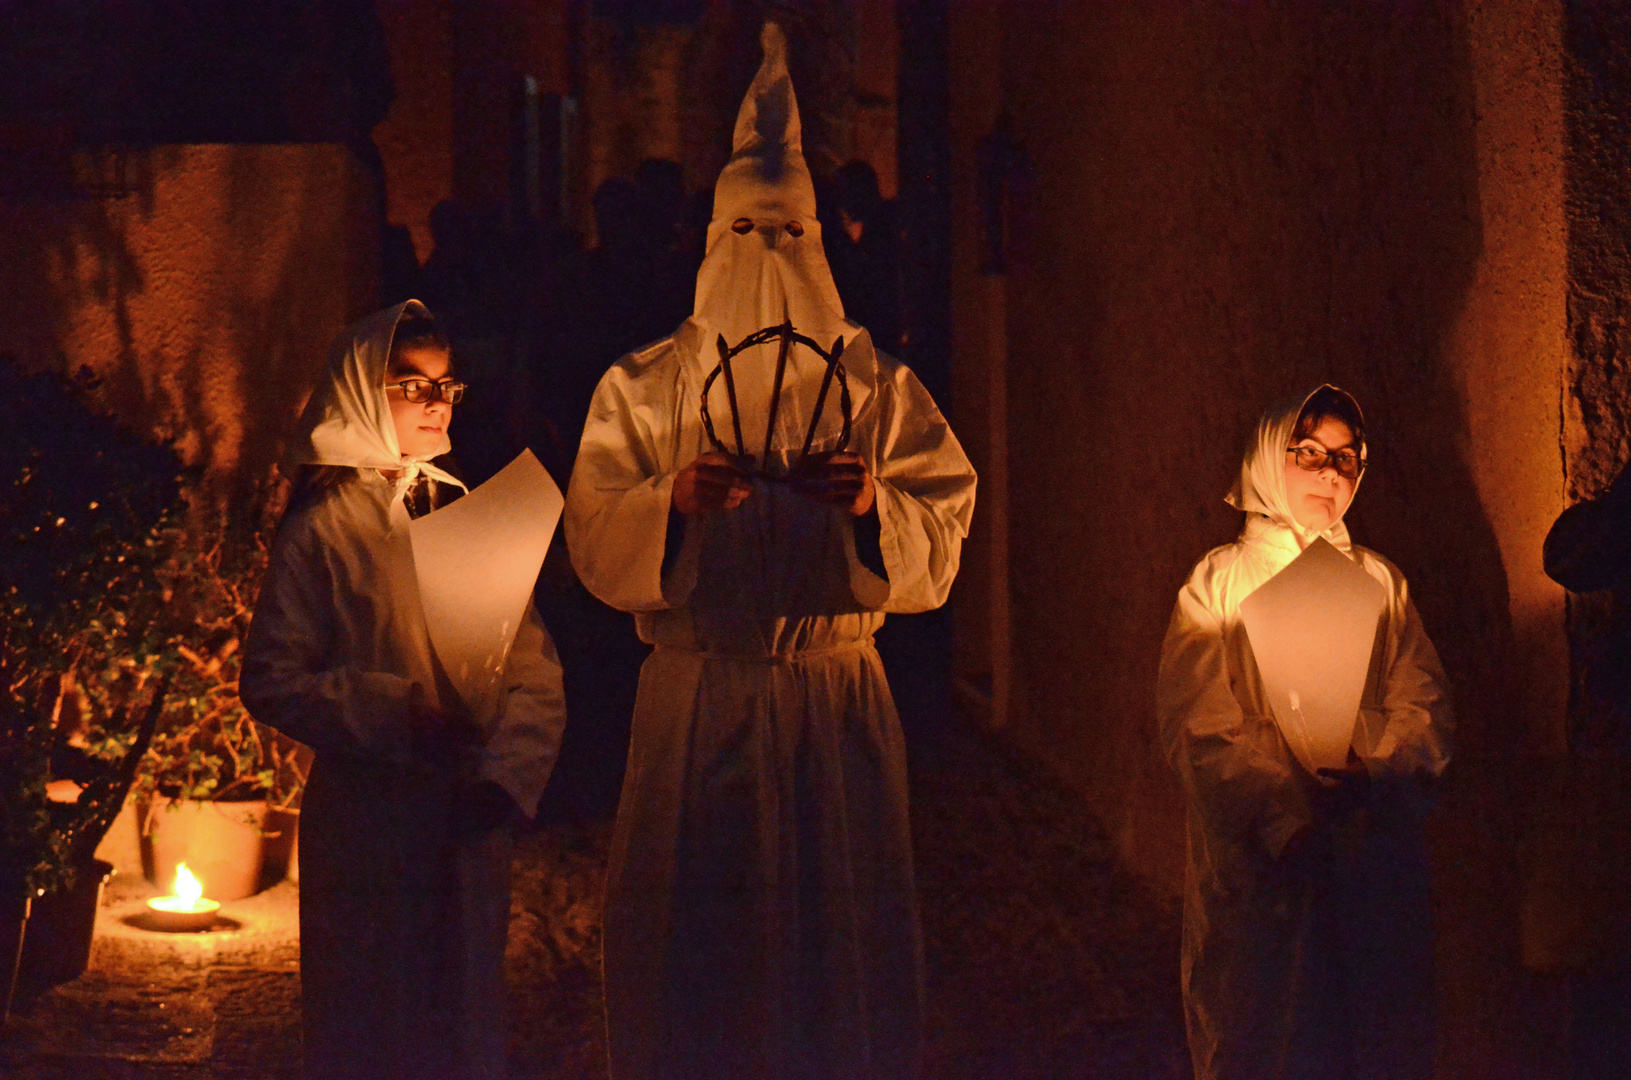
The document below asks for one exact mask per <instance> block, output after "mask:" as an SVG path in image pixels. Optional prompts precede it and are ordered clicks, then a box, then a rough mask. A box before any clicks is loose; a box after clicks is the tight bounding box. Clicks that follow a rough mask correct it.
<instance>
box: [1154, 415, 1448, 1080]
mask: <svg viewBox="0 0 1631 1080" xmlns="http://www.w3.org/2000/svg"><path fill="white" fill-rule="evenodd" d="M1321 389H1322V390H1333V391H1334V390H1335V388H1330V387H1322V388H1321ZM1335 392H1336V393H1338V394H1341V391H1335ZM1316 393H1318V391H1316ZM1313 396H1314V395H1313V394H1310V395H1308V397H1307V398H1304V399H1302V400H1300V401H1297V402H1294V403H1291V404H1290V405H1289V406H1287V407H1284V408H1277V409H1273V410H1270V411H1269V412H1268V413H1267V414H1265V415H1264V417H1263V418H1262V420H1261V421H1260V422H1259V424H1258V428H1257V433H1256V438H1255V439H1254V441H1253V443H1252V444H1251V446H1250V448H1249V449H1248V451H1247V453H1246V457H1245V461H1244V463H1243V464H1242V465H1241V470H1240V476H1239V479H1238V480H1237V481H1236V484H1235V488H1234V490H1233V491H1232V492H1231V493H1230V496H1229V502H1230V503H1231V504H1232V505H1234V506H1235V507H1237V508H1239V509H1241V510H1244V511H1246V523H1245V528H1244V529H1243V530H1242V531H1241V534H1240V538H1239V539H1238V540H1236V541H1235V542H1234V543H1232V544H1226V545H1224V546H1223V547H1220V548H1216V549H1215V550H1213V551H1211V552H1209V553H1208V554H1207V555H1206V557H1205V558H1203V559H1201V561H1200V563H1199V564H1198V565H1197V566H1196V567H1195V570H1194V572H1193V573H1192V574H1191V575H1190V578H1189V581H1188V583H1187V584H1185V586H1184V587H1183V590H1182V591H1181V592H1180V593H1179V596H1178V604H1177V607H1176V609H1175V610H1174V611H1173V614H1172V622H1171V625H1170V627H1169V628H1168V630H1167V636H1166V642H1165V644H1164V645H1163V647H1162V651H1161V668H1160V677H1159V685H1158V688H1157V695H1156V700H1157V712H1158V714H1159V718H1160V725H1161V739H1162V742H1163V745H1164V748H1165V751H1166V754H1167V757H1168V758H1169V760H1171V762H1172V764H1173V767H1174V768H1175V769H1176V770H1177V773H1178V777H1179V780H1180V783H1181V785H1182V788H1183V791H1184V795H1185V801H1186V802H1187V804H1188V853H1189V855H1188V866H1187V872H1186V874H1185V892H1184V934H1183V959H1182V981H1183V993H1184V1006H1185V1013H1186V1019H1187V1024H1188V1029H1189V1043H1190V1052H1191V1056H1192V1058H1193V1060H1194V1065H1195V1076H1196V1078H1197V1080H1237V1078H1252V1080H1268V1078H1275V1080H1278V1078H1292V1077H1296V1078H1305V1077H1306V1078H1309V1080H1314V1078H1319V1080H1332V1078H1348V1077H1376V1078H1383V1077H1386V1078H1389V1080H1414V1078H1423V1080H1425V1078H1426V1077H1428V1076H1430V1075H1431V1074H1432V1061H1433V1034H1434V1028H1433V1009H1432V997H1431V990H1432V952H1431V946H1432V940H1431V926H1430V921H1429V911H1428V880H1427V863H1426V854H1425V849H1424V845H1423V841H1422V837H1421V823H1422V819H1423V817H1424V815H1425V813H1426V810H1427V805H1428V796H1427V793H1426V784H1427V782H1428V781H1430V780H1431V779H1432V778H1435V777H1437V776H1439V775H1440V774H1441V773H1442V772H1443V770H1444V768H1445V766H1446V764H1447V763H1448V761H1449V738H1450V732H1451V726H1452V721H1451V714H1450V707H1449V702H1448V700H1447V698H1446V694H1445V689H1444V687H1445V680H1444V672H1443V669H1442V668H1441V666H1440V664H1439V660H1438V655H1437V653H1436V652H1435V651H1434V649H1433V645H1432V643H1431V642H1430V641H1428V639H1427V634H1426V632H1425V631H1424V630H1423V627H1422V623H1421V619H1420V617H1419V616H1418V615H1417V614H1416V609H1415V606H1414V605H1413V604H1412V603H1411V601H1410V596H1409V592H1408V590H1407V588H1406V586H1405V579H1404V576H1403V575H1402V574H1401V573H1400V572H1399V570H1398V568H1397V567H1395V566H1394V565H1393V564H1392V563H1390V562H1388V561H1387V560H1386V559H1384V558H1383V557H1382V556H1380V555H1378V554H1376V553H1375V552H1373V551H1368V550H1366V549H1365V548H1362V547H1359V546H1358V545H1355V544H1353V543H1352V542H1351V541H1350V540H1349V538H1348V530H1347V527H1346V526H1345V525H1343V524H1342V521H1341V516H1340V514H1338V515H1337V516H1336V517H1335V520H1333V521H1332V523H1331V524H1330V525H1329V526H1328V527H1326V528H1324V529H1320V530H1315V529H1310V528H1307V527H1305V526H1304V525H1302V524H1300V523H1299V522H1298V521H1297V519H1296V517H1295V516H1294V514H1293V512H1292V509H1291V505H1290V502H1289V499H1288V494H1287V483H1286V468H1287V464H1286V463H1287V457H1286V450H1287V448H1288V447H1289V446H1291V445H1292V443H1293V441H1294V433H1295V430H1296V425H1297V420H1298V417H1299V415H1300V414H1301V412H1302V409H1303V406H1304V405H1305V404H1307V402H1308V400H1309V399H1310V398H1312V397H1313ZM1343 396H1346V395H1343ZM1348 400H1349V402H1350V403H1351V404H1352V405H1353V410H1354V415H1356V416H1357V415H1359V412H1358V405H1357V403H1352V399H1351V398H1349V399H1348ZM1354 449H1355V450H1356V451H1358V452H1359V453H1360V455H1361V457H1363V453H1364V447H1363V444H1361V445H1359V446H1357V447H1355V448H1354ZM1344 509H1345V508H1344ZM1317 537H1323V538H1324V539H1326V540H1328V541H1329V542H1330V543H1331V544H1332V545H1334V546H1335V547H1336V548H1337V549H1338V550H1339V551H1341V552H1343V553H1344V554H1346V555H1347V556H1348V557H1349V558H1351V559H1352V560H1353V561H1354V562H1355V563H1357V564H1358V565H1359V566H1360V567H1361V568H1363V569H1364V570H1365V572H1366V573H1368V574H1370V575H1371V577H1373V578H1375V579H1376V581H1378V582H1379V583H1381V585H1382V586H1383V587H1384V589H1385V590H1386V601H1385V603H1384V606H1383V608H1382V613H1381V616H1380V619H1379V623H1378V628H1377V631H1376V635H1377V636H1376V645H1375V647H1374V650H1373V652H1372V655H1371V662H1370V669H1369V672H1368V675H1367V676H1366V683H1365V689H1364V691H1363V696H1362V698H1361V701H1360V707H1359V716H1358V718H1357V722H1356V724H1355V727H1354V734H1353V742H1352V746H1351V752H1352V755H1354V756H1356V757H1357V758H1358V762H1359V763H1362V766H1363V768H1362V769H1361V768H1359V765H1357V764H1355V765H1352V766H1351V768H1352V770H1353V773H1354V775H1352V776H1349V777H1348V778H1346V780H1345V781H1344V782H1343V783H1341V784H1340V785H1336V784H1333V783H1332V782H1331V781H1329V780H1325V779H1321V778H1317V777H1315V776H1314V775H1311V774H1310V773H1309V772H1308V771H1307V769H1306V768H1305V767H1304V766H1303V765H1302V764H1301V763H1300V762H1299V760H1298V759H1297V758H1296V757H1295V756H1294V754H1293V752H1292V750H1291V748H1290V747H1289V745H1288V743H1287V741H1286V739H1285V738H1284V736H1283V735H1282V734H1281V729H1280V727H1279V726H1278V724H1277V723H1276V722H1275V719H1274V715H1273V712H1272V709H1271V706H1270V704H1269V702H1268V700H1267V699H1266V697H1265V695H1264V689H1263V679H1262V677H1261V675H1260V673H1259V671H1258V667H1257V661H1256V659H1255V658H1254V654H1253V652H1252V647H1251V642H1250V640H1249V638H1248V635H1247V631H1246V628H1245V626H1244V625H1243V623H1242V621H1241V615H1240V605H1241V602H1242V601H1243V600H1245V599H1246V598H1247V597H1248V596H1250V595H1251V594H1252V592H1253V591H1254V590H1256V589H1257V588H1258V587H1259V586H1261V585H1263V584H1264V583H1265V582H1267V581H1269V580H1270V579H1271V578H1273V577H1274V576H1275V575H1276V574H1278V573H1279V572H1280V571H1281V570H1283V569H1285V568H1286V567H1287V566H1288V565H1289V564H1290V563H1291V562H1292V560H1294V559H1296V558H1297V556H1298V555H1299V554H1301V553H1302V551H1303V550H1304V549H1305V548H1307V546H1308V545H1309V544H1310V543H1312V542H1313V541H1314V540H1315V539H1316V538H1317ZM1351 760H1352V759H1351V758H1350V761H1351Z"/></svg>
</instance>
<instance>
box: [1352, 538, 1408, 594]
mask: <svg viewBox="0 0 1631 1080" xmlns="http://www.w3.org/2000/svg"><path fill="white" fill-rule="evenodd" d="M1353 552H1354V555H1355V556H1356V557H1357V559H1358V562H1359V565H1360V566H1361V567H1363V568H1364V570H1365V572H1366V573H1367V574H1369V575H1370V576H1371V577H1373V578H1375V579H1376V580H1377V581H1379V582H1381V583H1382V585H1383V587H1384V588H1386V589H1387V594H1388V599H1389V600H1394V601H1397V600H1398V598H1399V596H1400V594H1402V593H1403V592H1404V591H1405V577H1404V571H1402V570H1400V569H1399V568H1398V567H1397V566H1394V565H1393V562H1392V560H1390V559H1388V557H1387V556H1385V555H1381V554H1379V553H1377V552H1374V551H1372V550H1371V549H1370V548H1368V547H1360V546H1359V545H1358V544H1355V545H1354V546H1353Z"/></svg>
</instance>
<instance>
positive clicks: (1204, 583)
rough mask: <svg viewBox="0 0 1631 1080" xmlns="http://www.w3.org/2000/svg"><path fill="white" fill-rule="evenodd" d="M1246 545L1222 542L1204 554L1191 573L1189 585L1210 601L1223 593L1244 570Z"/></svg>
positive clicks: (1236, 542)
mask: <svg viewBox="0 0 1631 1080" xmlns="http://www.w3.org/2000/svg"><path fill="white" fill-rule="evenodd" d="M1245 554H1246V549H1245V547H1244V545H1242V544H1241V543H1239V542H1238V541H1235V542H1232V543H1228V544H1220V545H1218V546H1217V547H1215V548H1213V549H1212V550H1211V551H1208V552H1207V553H1206V554H1205V555H1202V556H1201V558H1200V561H1199V562H1197V563H1196V564H1195V569H1194V570H1192V571H1190V574H1189V582H1188V584H1189V587H1191V588H1193V589H1194V590H1195V591H1196V592H1198V593H1199V594H1200V595H1201V596H1202V597H1203V598H1205V599H1207V600H1208V601H1209V602H1211V601H1215V599H1216V598H1217V597H1218V596H1219V595H1221V594H1222V592H1223V591H1224V587H1225V586H1226V585H1227V584H1228V583H1230V582H1231V581H1232V580H1233V579H1234V578H1235V577H1237V576H1238V575H1239V574H1240V573H1241V571H1242V568H1243V567H1242V563H1243V556H1244V555H1245Z"/></svg>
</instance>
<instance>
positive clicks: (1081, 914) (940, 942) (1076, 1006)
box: [0, 731, 1188, 1080]
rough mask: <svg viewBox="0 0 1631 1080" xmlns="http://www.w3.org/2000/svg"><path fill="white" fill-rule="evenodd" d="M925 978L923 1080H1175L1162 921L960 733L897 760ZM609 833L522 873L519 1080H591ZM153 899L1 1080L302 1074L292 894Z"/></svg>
mask: <svg viewBox="0 0 1631 1080" xmlns="http://www.w3.org/2000/svg"><path fill="white" fill-rule="evenodd" d="M913 785H914V788H913V791H914V805H913V811H914V827H915V831H916V834H917V842H918V874H919V888H920V891H921V894H922V897H923V918H924V927H925V935H926V954H927V958H928V963H929V1007H930V1014H929V1032H928V1035H929V1041H928V1060H927V1063H926V1064H927V1070H926V1071H927V1074H928V1080H1033V1078H1034V1080H1044V1078H1046V1080H1071V1078H1077V1077H1080V1078H1088V1077H1094V1078H1099V1077H1106V1078H1126V1080H1134V1078H1136V1080H1163V1078H1169V1077H1170V1078H1182V1077H1185V1076H1187V1075H1188V1067H1187V1063H1186V1060H1185V1055H1184V1053H1183V1048H1182V1026H1181V1018H1180V1016H1179V1013H1178V1009H1177V1000H1178V995H1177V986H1176V982H1177V930H1178V923H1177V914H1176V912H1175V911H1174V910H1173V909H1172V908H1171V907H1170V906H1168V905H1166V904H1164V903H1161V902H1159V901H1157V900H1156V899H1154V898H1152V897H1150V896H1149V895H1147V894H1146V893H1145V892H1144V891H1143V890H1142V889H1141V888H1140V887H1139V886H1138V885H1137V884H1136V883H1135V882H1132V881H1129V880H1127V879H1125V878H1124V877H1123V876H1121V875H1120V874H1118V873H1117V872H1116V871H1115V869H1114V867H1113V865H1112V863H1111V862H1110V860H1109V858H1108V847H1107V844H1106V841H1105V839H1104V837H1103V835H1102V833H1101V832H1100V830H1099V829H1098V827H1097V825H1096V823H1095V822H1094V821H1093V819H1092V818H1091V817H1089V816H1088V815H1087V814H1085V813H1084V812H1083V811H1082V810H1081V808H1080V806H1079V804H1078V803H1077V801H1076V800H1075V799H1074V798H1073V797H1072V796H1071V795H1070V794H1069V793H1068V792H1066V791H1064V790H1063V789H1062V788H1061V787H1060V786H1059V785H1057V784H1056V783H1054V782H1052V781H1051V780H1050V779H1048V778H1047V777H1046V776H1044V775H1043V774H1041V773H1040V772H1039V771H1038V770H1037V769H1035V768H1034V767H1032V766H1030V765H1028V764H1026V763H1024V762H1022V761H1018V760H1016V759H1014V758H1013V757H1011V756H1010V755H1008V754H1007V753H1005V752H1004V751H1003V750H1002V749H1001V748H1000V747H998V746H997V745H995V744H994V743H993V742H992V741H991V740H989V739H987V738H984V737H983V736H980V735H977V734H974V733H972V732H968V731H957V732H952V733H950V734H948V735H945V736H943V737H941V738H938V739H936V740H934V741H933V742H932V744H931V745H919V746H917V747H916V748H915V749H914V761H913ZM608 832H609V829H608V827H607V825H606V824H605V823H596V824H591V825H586V826H571V825H554V826H550V827H547V828H544V829H541V830H539V831H538V832H536V833H534V834H532V835H531V836H530V837H528V839H527V841H526V842H525V844H524V845H523V849H522V852H521V855H520V857H519V858H518V860H517V867H516V869H517V879H516V904H515V919H514V922H513V925H512V932H511V942H510V957H509V961H510V964H509V967H510V976H511V981H512V996H513V998H514V1001H515V1009H514V1013H515V1015H514V1018H513V1019H514V1027H515V1036H514V1040H513V1055H512V1063H513V1064H512V1072H513V1075H514V1077H515V1078H516V1080H534V1078H538V1080H542V1078H545V1077H548V1078H551V1080H577V1078H599V1077H603V1076H604V1075H605V1060H604V1043H603V1039H602V1033H601V1027H600V1024H601V1018H600V1009H601V1002H600V988H599V973H598V967H597V963H596V956H597V952H598V948H599V895H600V888H601V884H602V881H603V877H604V867H605V852H606V844H607V838H608ZM151 894H152V892H151V890H150V889H149V887H148V886H147V885H146V883H145V882H142V881H140V880H139V879H135V880H132V879H128V878H124V877H120V878H115V880H114V882H113V883H112V884H111V885H110V888H109V890H108V894H107V896H106V898H105V902H104V906H103V909H102V911H101V913H100V916H99V919H98V931H97V933H98V936H97V940H96V944H95V948H94V951H93V955H92V961H91V970H90V971H88V972H87V973H86V974H85V975H84V976H83V977H82V978H80V979H78V980H76V981H75V982H73V983H70V984H68V985H66V986H63V987H59V988H58V989H57V990H55V991H53V992H52V993H50V994H48V995H47V996H45V997H44V998H42V999H41V1000H40V1001H39V1002H37V1003H36V1004H35V1005H34V1006H33V1007H32V1008H31V1009H30V1010H28V1011H27V1012H26V1013H25V1014H24V1015H22V1016H18V1017H14V1018H13V1020H12V1022H11V1024H10V1025H9V1026H8V1028H7V1029H6V1032H5V1039H4V1042H3V1044H0V1072H3V1074H4V1075H5V1076H7V1077H12V1078H15V1080H282V1078H284V1077H289V1078H293V1077H297V1076H298V1075H299V1057H300V1033H299V1021H298V998H299V965H298V958H299V943H298V934H297V930H296V921H295V915H296V905H297V902H298V900H297V897H298V893H297V890H296V889H295V887H294V886H293V885H291V884H289V883H284V884H282V885H279V886H277V887H276V888H274V889H271V890H269V891H267V892H265V893H262V894H261V895H259V896H257V897H253V898H251V899H249V900H245V901H240V902H238V903H235V904H229V905H226V906H225V907H224V908H223V915H224V916H225V917H226V919H227V920H229V922H228V923H227V924H225V925H227V926H228V928H227V929H224V930H221V931H218V932H214V933H210V934H205V935H197V936H185V937H178V936H173V935H162V936H161V935H157V934H153V933H150V932H147V931H145V930H142V929H139V928H138V927H136V926H132V925H130V923H129V922H128V921H127V920H128V918H129V917H130V916H131V915H133V914H134V913H135V912H138V911H139V910H140V909H141V906H142V901H143V900H144V899H145V898H146V897H147V896H149V895H151Z"/></svg>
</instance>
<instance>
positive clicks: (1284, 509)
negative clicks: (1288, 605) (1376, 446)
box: [1225, 383, 1365, 550]
mask: <svg viewBox="0 0 1631 1080" xmlns="http://www.w3.org/2000/svg"><path fill="white" fill-rule="evenodd" d="M1321 390H1333V391H1335V392H1336V393H1338V394H1341V395H1342V396H1343V397H1345V398H1347V399H1348V401H1349V403H1351V404H1352V405H1353V408H1354V415H1356V416H1358V417H1359V418H1360V422H1361V423H1363V422H1364V418H1365V414H1364V412H1362V411H1361V410H1360V408H1359V402H1357V401H1355V400H1354V397H1353V395H1352V394H1350V393H1348V392H1347V391H1346V390H1343V389H1342V388H1340V387H1337V386H1332V385H1331V384H1330V383H1324V384H1322V385H1320V386H1318V387H1316V388H1314V389H1313V390H1311V391H1309V392H1308V393H1307V394H1305V395H1303V396H1302V398H1300V399H1298V400H1297V401H1294V402H1284V403H1282V404H1279V405H1276V406H1273V407H1271V408H1270V409H1269V410H1268V411H1267V412H1265V413H1264V414H1263V416H1262V417H1261V418H1260V419H1259V420H1258V421H1257V434H1256V436H1255V437H1254V438H1253V439H1252V441H1251V443H1250V444H1248V446H1247V448H1246V456H1245V459H1244V460H1243V461H1242V462H1241V463H1240V474H1239V475H1238V476H1236V477H1235V483H1234V487H1232V488H1231V489H1230V490H1229V494H1228V496H1227V497H1226V498H1225V501H1226V502H1228V504H1229V505H1230V506H1233V507H1235V508H1236V509H1238V510H1244V511H1246V513H1247V514H1248V515H1258V516H1260V517H1262V518H1265V519H1267V521H1266V522H1256V521H1254V519H1253V518H1251V517H1248V518H1247V522H1246V529H1247V532H1248V533H1257V532H1261V531H1262V528H1263V525H1264V524H1268V523H1272V524H1274V525H1278V526H1282V527H1284V528H1287V529H1290V530H1291V532H1292V534H1293V535H1294V536H1295V537H1296V541H1297V547H1298V548H1299V549H1300V548H1305V547H1307V546H1308V545H1309V544H1311V543H1313V541H1314V538H1315V537H1316V536H1323V537H1325V538H1326V539H1327V540H1329V541H1331V543H1333V544H1335V545H1336V546H1337V547H1339V548H1341V549H1343V550H1347V549H1348V548H1349V547H1350V546H1351V542H1350V541H1349V539H1348V527H1347V526H1346V525H1344V524H1343V523H1342V515H1338V516H1337V520H1335V521H1333V522H1332V523H1331V524H1330V525H1328V526H1326V527H1325V528H1324V529H1310V528H1307V527H1306V526H1304V525H1302V524H1300V523H1299V522H1298V521H1297V516H1296V515H1295V514H1293V513H1292V512H1291V497H1290V495H1289V494H1288V493H1287V491H1286V448H1287V447H1289V446H1290V445H1291V436H1292V433H1293V432H1294V431H1295V430H1296V428H1297V418H1298V417H1299V416H1301V415H1302V411H1303V409H1304V408H1305V407H1307V405H1308V402H1309V400H1310V399H1311V398H1313V396H1314V395H1315V394H1317V393H1319V392H1320V391H1321ZM1355 434H1356V435H1358V434H1359V433H1358V432H1355ZM1354 450H1355V451H1356V452H1358V454H1359V456H1360V457H1362V458H1363V457H1364V456H1365V443H1364V440H1363V437H1361V438H1360V442H1359V445H1358V446H1356V447H1354ZM1363 479H1364V474H1363V473H1361V474H1360V476H1359V480H1355V481H1354V494H1356V495H1357V494H1358V493H1359V481H1360V480H1363ZM1348 505H1349V506H1352V505H1353V502H1352V500H1351V499H1350V500H1349V503H1348ZM1346 513H1347V507H1344V508H1343V514H1346Z"/></svg>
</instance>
